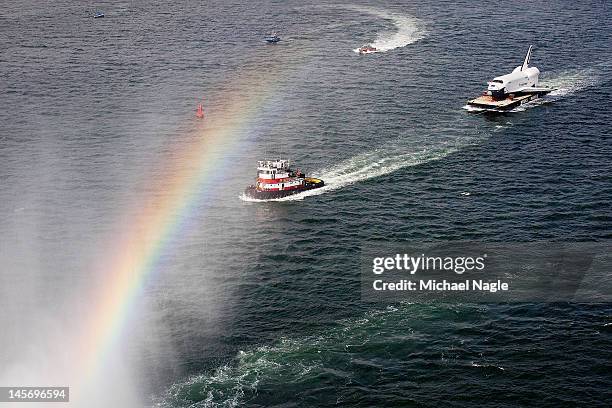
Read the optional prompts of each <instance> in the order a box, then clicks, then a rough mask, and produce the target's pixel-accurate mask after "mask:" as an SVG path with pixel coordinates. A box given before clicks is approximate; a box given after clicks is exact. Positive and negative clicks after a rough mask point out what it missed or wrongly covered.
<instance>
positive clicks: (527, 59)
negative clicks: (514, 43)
mask: <svg viewBox="0 0 612 408" xmlns="http://www.w3.org/2000/svg"><path fill="white" fill-rule="evenodd" d="M532 48H533V45H530V46H529V51H527V55H525V61H524V62H523V66H522V67H521V71H524V70H526V69H527V67H528V65H529V60H531V49H532Z"/></svg>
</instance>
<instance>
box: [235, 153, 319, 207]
mask: <svg viewBox="0 0 612 408" xmlns="http://www.w3.org/2000/svg"><path fill="white" fill-rule="evenodd" d="M324 185H325V183H324V182H323V180H321V179H318V178H314V177H306V175H305V174H304V173H303V172H302V171H300V170H299V169H298V170H293V169H292V168H291V167H290V165H289V160H284V159H274V160H260V161H258V162H257V181H256V183H255V185H250V186H248V187H247V188H246V189H245V190H244V195H245V196H247V197H249V198H255V199H258V200H270V199H277V198H283V197H287V196H290V195H293V194H297V193H301V192H303V191H307V190H312V189H315V188H320V187H323V186H324Z"/></svg>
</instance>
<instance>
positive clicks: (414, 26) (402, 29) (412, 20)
mask: <svg viewBox="0 0 612 408" xmlns="http://www.w3.org/2000/svg"><path fill="white" fill-rule="evenodd" d="M346 8H348V9H351V10H355V11H359V12H361V13H366V14H370V15H372V16H375V17H379V18H382V19H385V20H389V21H391V22H392V23H393V26H394V30H391V31H381V32H379V33H378V34H377V35H376V39H375V40H374V41H373V42H371V43H370V45H371V46H373V47H375V48H376V50H377V52H386V51H390V50H393V49H396V48H401V47H405V46H406V45H408V44H412V43H414V42H416V41H418V40H421V39H423V38H424V37H425V35H426V34H427V32H426V30H425V24H424V23H423V21H421V20H419V19H418V18H416V17H413V16H411V15H408V14H400V13H390V12H387V11H385V10H380V9H376V8H372V7H358V6H350V7H348V6H347V7H346ZM353 51H355V52H357V53H359V48H355V49H354V50H353Z"/></svg>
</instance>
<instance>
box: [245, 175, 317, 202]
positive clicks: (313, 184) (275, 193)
mask: <svg viewBox="0 0 612 408" xmlns="http://www.w3.org/2000/svg"><path fill="white" fill-rule="evenodd" d="M324 185H325V182H324V181H323V180H320V179H315V178H307V179H306V180H305V182H304V185H303V186H300V187H299V188H294V189H291V190H260V189H258V188H257V187H255V186H248V187H247V188H246V189H245V190H244V194H245V195H246V196H247V197H249V198H253V199H256V200H275V199H279V198H284V197H289V196H291V195H295V194H299V193H303V192H304V191H308V190H314V189H316V188H321V187H323V186H324Z"/></svg>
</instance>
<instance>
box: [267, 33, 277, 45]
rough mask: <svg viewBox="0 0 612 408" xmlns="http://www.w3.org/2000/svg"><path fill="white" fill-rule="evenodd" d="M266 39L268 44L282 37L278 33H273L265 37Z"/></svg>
mask: <svg viewBox="0 0 612 408" xmlns="http://www.w3.org/2000/svg"><path fill="white" fill-rule="evenodd" d="M264 40H266V42H267V43H268V44H276V43H277V42H279V41H280V40H281V39H280V37H279V36H278V35H276V33H272V34H270V35H269V36H267V37H266V38H264Z"/></svg>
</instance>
